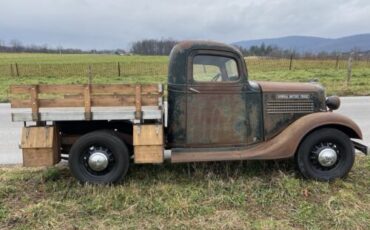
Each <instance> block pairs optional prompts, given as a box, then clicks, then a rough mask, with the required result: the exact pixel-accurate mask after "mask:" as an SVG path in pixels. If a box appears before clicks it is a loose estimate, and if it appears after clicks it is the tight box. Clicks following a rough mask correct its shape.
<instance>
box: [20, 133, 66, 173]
mask: <svg viewBox="0 0 370 230" xmlns="http://www.w3.org/2000/svg"><path fill="white" fill-rule="evenodd" d="M57 133H58V132H57V131H56V128H55V127H54V126H43V127H35V126H34V127H24V128H23V130H22V140H21V147H22V152H23V165H24V166H26V167H34V166H52V165H54V164H56V163H58V162H59V161H60V152H59V149H60V148H59V147H60V145H59V140H58V136H57Z"/></svg>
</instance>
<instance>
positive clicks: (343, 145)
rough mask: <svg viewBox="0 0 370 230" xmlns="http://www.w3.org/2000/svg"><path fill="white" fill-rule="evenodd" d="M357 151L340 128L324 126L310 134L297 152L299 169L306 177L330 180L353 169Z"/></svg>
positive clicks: (342, 175)
mask: <svg viewBox="0 0 370 230" xmlns="http://www.w3.org/2000/svg"><path fill="white" fill-rule="evenodd" d="M354 159H355V151H354V147H353V144H352V142H351V140H350V138H349V137H348V136H347V135H346V134H345V133H343V132H342V131H340V130H337V129H332V128H323V129H319V130H316V131H314V132H312V133H311V134H309V136H307V137H306V138H305V139H304V140H303V142H302V143H301V145H300V147H299V149H298V152H297V154H296V163H297V166H298V169H299V171H300V172H301V173H302V175H303V176H304V177H306V178H311V179H316V180H321V181H329V180H333V179H336V178H341V177H344V176H346V175H347V174H348V172H349V171H350V170H351V168H352V166H353V163H354Z"/></svg>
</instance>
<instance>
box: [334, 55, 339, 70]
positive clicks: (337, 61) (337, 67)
mask: <svg viewBox="0 0 370 230" xmlns="http://www.w3.org/2000/svg"><path fill="white" fill-rule="evenodd" d="M335 69H336V70H337V71H338V69H339V55H337V60H336V61H335Z"/></svg>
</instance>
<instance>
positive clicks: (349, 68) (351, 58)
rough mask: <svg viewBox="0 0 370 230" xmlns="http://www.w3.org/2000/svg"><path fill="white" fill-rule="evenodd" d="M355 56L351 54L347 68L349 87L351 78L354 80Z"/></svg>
mask: <svg viewBox="0 0 370 230" xmlns="http://www.w3.org/2000/svg"><path fill="white" fill-rule="evenodd" d="M353 55H354V53H353V52H351V54H350V55H349V58H348V66H347V86H348V85H349V83H350V81H351V78H352V62H353Z"/></svg>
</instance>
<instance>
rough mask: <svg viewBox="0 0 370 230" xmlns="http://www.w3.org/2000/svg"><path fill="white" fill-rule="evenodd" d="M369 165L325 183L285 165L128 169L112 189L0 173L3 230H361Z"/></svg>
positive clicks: (37, 174) (368, 203)
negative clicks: (307, 178)
mask: <svg viewBox="0 0 370 230" xmlns="http://www.w3.org/2000/svg"><path fill="white" fill-rule="evenodd" d="M369 178H370V159H369V158H366V157H363V156H358V157H357V160H356V163H355V166H354V168H353V169H352V171H351V173H350V174H349V176H348V177H347V178H345V179H343V180H336V181H334V182H331V183H322V182H316V181H308V180H303V179H301V178H300V176H299V175H296V171H295V170H294V166H293V164H292V162H290V161H280V162H272V161H271V162H262V161H246V162H233V163H208V164H204V163H202V164H183V165H152V166H151V165H145V166H144V165H143V166H140V165H135V166H133V167H132V168H131V169H130V172H129V174H128V176H127V178H126V179H125V181H124V182H123V183H122V184H120V185H116V186H91V185H80V184H78V183H77V182H76V180H75V179H73V178H72V177H71V175H70V173H69V171H68V169H67V168H66V167H65V166H63V165H59V166H57V167H52V168H48V169H25V168H3V169H0V202H1V206H0V223H1V224H0V228H3V229H10V228H12V229H13V228H14V229H147V228H155V229H178V228H180V229H205V228H207V229H210V228H212V229H230V228H233V229H368V227H369V226H370V180H369Z"/></svg>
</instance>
